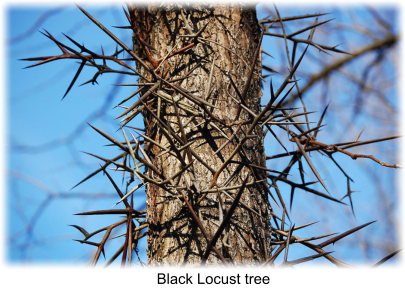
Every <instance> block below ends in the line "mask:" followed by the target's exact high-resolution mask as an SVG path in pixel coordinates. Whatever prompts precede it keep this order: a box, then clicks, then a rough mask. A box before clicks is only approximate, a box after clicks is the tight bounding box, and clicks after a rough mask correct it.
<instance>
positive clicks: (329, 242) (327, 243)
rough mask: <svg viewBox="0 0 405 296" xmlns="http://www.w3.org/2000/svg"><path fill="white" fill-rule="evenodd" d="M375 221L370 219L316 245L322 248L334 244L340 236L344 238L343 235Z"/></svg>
mask: <svg viewBox="0 0 405 296" xmlns="http://www.w3.org/2000/svg"><path fill="white" fill-rule="evenodd" d="M376 221H377V220H376ZM376 221H372V222H369V223H366V224H363V225H360V226H357V227H355V228H353V229H351V230H349V231H346V232H344V233H342V234H339V235H338V236H335V237H333V238H331V239H329V240H327V241H325V242H323V243H321V244H319V245H317V247H318V248H321V249H322V248H324V247H326V246H328V245H330V244H334V243H336V242H337V241H338V240H341V239H342V238H344V237H345V236H348V235H350V234H352V233H354V232H356V231H358V230H360V229H362V228H364V227H366V226H368V225H370V224H372V223H374V222H376Z"/></svg>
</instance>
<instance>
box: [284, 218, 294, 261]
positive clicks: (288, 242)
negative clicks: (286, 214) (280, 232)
mask: <svg viewBox="0 0 405 296" xmlns="http://www.w3.org/2000/svg"><path fill="white" fill-rule="evenodd" d="M294 226H295V224H294V225H293V226H292V227H291V230H290V231H289V232H288V237H287V244H286V247H285V255H284V262H283V263H285V262H287V256H288V251H289V250H288V249H289V246H290V239H291V235H292V233H293V231H294Z"/></svg>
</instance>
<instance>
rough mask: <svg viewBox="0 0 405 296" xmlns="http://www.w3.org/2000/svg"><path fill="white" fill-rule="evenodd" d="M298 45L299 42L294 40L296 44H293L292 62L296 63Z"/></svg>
mask: <svg viewBox="0 0 405 296" xmlns="http://www.w3.org/2000/svg"><path fill="white" fill-rule="evenodd" d="M297 45H298V43H297V42H294V45H293V52H292V58H291V63H292V64H293V65H294V62H295V54H296V52H297Z"/></svg>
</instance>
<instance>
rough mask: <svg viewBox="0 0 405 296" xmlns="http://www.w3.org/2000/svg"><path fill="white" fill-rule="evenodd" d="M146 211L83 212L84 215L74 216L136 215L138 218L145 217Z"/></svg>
mask: <svg viewBox="0 0 405 296" xmlns="http://www.w3.org/2000/svg"><path fill="white" fill-rule="evenodd" d="M145 213H146V211H141V212H139V211H137V210H134V209H115V210H99V211H91V212H83V213H78V214H74V215H77V216H83V215H85V216H86V215H87V216H88V215H122V214H124V215H127V214H135V215H137V216H143V214H145Z"/></svg>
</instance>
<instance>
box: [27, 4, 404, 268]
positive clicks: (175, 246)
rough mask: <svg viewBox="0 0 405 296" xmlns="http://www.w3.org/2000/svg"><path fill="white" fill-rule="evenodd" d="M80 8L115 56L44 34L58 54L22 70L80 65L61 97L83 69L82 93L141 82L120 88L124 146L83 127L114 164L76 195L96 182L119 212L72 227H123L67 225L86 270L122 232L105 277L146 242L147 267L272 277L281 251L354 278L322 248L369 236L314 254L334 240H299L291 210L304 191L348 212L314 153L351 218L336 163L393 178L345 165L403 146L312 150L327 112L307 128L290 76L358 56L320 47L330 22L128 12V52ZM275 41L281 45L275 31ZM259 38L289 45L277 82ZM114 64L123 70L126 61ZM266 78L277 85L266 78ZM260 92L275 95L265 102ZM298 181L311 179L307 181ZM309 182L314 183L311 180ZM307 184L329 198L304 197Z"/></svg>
mask: <svg viewBox="0 0 405 296" xmlns="http://www.w3.org/2000/svg"><path fill="white" fill-rule="evenodd" d="M77 6H78V8H79V9H80V10H81V11H82V12H83V13H84V14H85V15H86V16H87V17H88V18H89V20H90V21H92V22H93V23H94V24H95V25H96V26H98V27H99V29H101V30H102V31H104V32H105V33H106V34H107V35H108V36H109V37H110V38H111V39H112V40H113V41H114V42H115V43H116V45H117V47H116V51H115V52H114V53H113V54H111V55H108V54H106V53H104V50H103V49H102V48H101V51H100V52H96V51H93V50H90V49H89V48H87V47H85V46H84V45H82V44H81V43H80V42H78V41H77V40H74V39H73V38H71V37H69V36H68V35H65V36H66V38H67V39H68V40H69V41H70V42H71V44H69V45H67V44H65V43H62V42H61V41H60V40H57V39H56V38H55V37H54V36H53V35H52V34H51V33H50V32H49V31H47V30H45V29H44V30H43V32H41V33H42V34H43V35H44V36H45V37H47V38H48V39H50V40H51V41H52V42H53V43H54V44H55V45H56V46H57V47H59V49H60V50H61V52H62V53H61V54H60V55H55V56H47V57H37V58H27V59H24V60H28V61H37V63H35V64H33V65H31V66H29V67H33V66H38V65H42V64H45V63H48V62H53V61H56V60H61V59H73V60H75V61H77V62H78V63H79V68H78V70H77V72H76V74H75V75H74V77H73V79H72V81H71V83H70V85H69V86H68V88H67V90H66V93H65V95H64V97H65V96H67V95H68V93H69V91H70V90H71V88H72V87H73V86H74V84H75V82H76V80H77V79H78V77H79V76H80V74H81V72H82V70H83V69H84V68H85V67H88V68H93V69H94V70H95V74H94V76H93V77H91V78H90V80H88V81H86V82H85V83H84V84H89V83H92V84H94V83H97V79H98V78H99V76H100V75H102V74H107V73H116V74H122V75H131V76H137V77H138V81H134V83H131V84H125V85H123V84H122V86H123V87H134V92H133V93H132V94H131V95H130V96H128V97H126V98H123V99H122V101H121V102H120V103H119V104H118V105H117V106H116V107H118V108H117V110H120V111H119V112H117V116H116V119H117V120H118V121H117V122H118V124H119V126H117V128H118V129H117V131H118V132H120V133H122V135H123V137H124V139H125V141H119V140H117V139H116V138H115V137H114V135H111V134H107V133H106V132H104V131H102V130H101V129H100V128H98V127H96V126H94V125H92V124H91V123H89V126H90V127H91V128H92V129H94V131H95V132H97V133H99V134H100V135H101V136H102V137H104V138H105V139H107V140H108V141H109V142H111V145H114V146H116V147H117V148H118V149H119V150H120V152H119V154H118V155H117V156H116V157H114V158H105V157H103V156H99V155H95V154H92V153H88V154H89V155H91V156H93V157H95V158H97V159H99V160H100V161H101V162H102V163H103V164H102V165H100V167H99V168H96V169H95V171H94V172H92V173H91V174H89V175H88V176H87V177H85V178H84V179H83V180H82V181H81V182H80V183H79V184H81V183H83V182H85V181H86V180H88V179H90V178H91V177H93V176H94V175H96V174H98V173H104V174H105V176H106V181H107V179H108V182H111V185H112V186H113V187H114V189H115V190H116V192H117V199H118V201H117V203H116V206H117V207H116V208H115V209H103V210H95V211H90V212H83V213H79V214H78V215H118V216H117V217H119V216H122V215H124V216H125V217H124V218H123V219H121V220H120V219H117V222H116V223H114V224H111V225H109V226H107V227H104V228H101V229H99V230H96V231H94V232H91V233H89V232H87V231H86V230H85V229H84V228H82V227H80V226H77V225H73V226H74V227H75V228H77V229H78V230H79V231H81V233H82V234H83V235H84V239H83V240H79V242H81V243H84V244H89V245H93V246H95V247H96V253H95V255H94V259H93V266H95V265H96V264H97V262H98V261H99V257H100V255H101V254H104V248H105V246H106V243H107V242H108V240H109V239H110V235H111V232H112V230H114V229H115V228H117V227H119V226H121V225H125V227H126V231H125V233H124V234H122V236H124V237H125V241H124V243H123V245H122V246H121V248H120V249H118V250H117V251H116V253H115V254H114V255H113V256H112V258H110V259H109V261H108V263H107V265H110V264H111V263H112V262H113V261H114V260H115V259H117V258H118V257H121V264H122V265H123V266H124V265H125V264H126V262H128V264H129V265H130V264H131V262H133V261H134V258H133V257H134V254H137V252H136V250H137V245H138V242H139V240H140V239H142V238H145V239H147V254H148V265H150V266H179V265H187V266H200V265H209V266H212V265H225V266H235V265H249V266H262V265H267V266H274V261H275V259H276V258H277V257H278V256H280V254H281V253H282V252H283V251H284V261H283V263H282V266H293V265H296V264H299V263H303V262H306V261H309V260H313V259H315V258H318V257H324V258H326V259H327V260H329V261H330V262H331V263H333V264H335V265H336V266H339V267H351V265H349V264H347V263H344V262H342V261H340V260H339V259H337V258H335V257H334V256H333V255H331V254H330V253H331V252H326V251H325V250H324V248H325V247H326V246H328V245H331V244H333V243H335V242H337V241H338V240H340V239H342V238H344V237H346V236H348V235H350V234H352V233H354V232H356V231H358V230H360V229H362V228H363V227H365V226H367V225H369V224H371V223H373V222H369V223H366V224H363V225H359V226H358V227H355V228H353V229H350V230H348V231H347V232H345V233H342V234H339V235H337V236H334V237H332V238H329V239H328V240H326V241H324V242H322V243H319V244H314V243H312V242H311V241H313V240H317V239H321V238H325V237H328V236H331V235H332V234H326V235H319V236H315V237H310V238H305V237H299V236H298V234H297V231H298V230H299V229H302V228H305V227H310V226H311V225H312V224H313V223H310V224H305V225H295V224H293V223H291V222H293V220H294V218H293V216H292V215H291V206H292V203H293V200H294V196H295V194H297V192H300V191H306V192H308V193H311V194H313V195H316V196H318V197H320V198H324V199H327V200H329V201H330V202H335V203H336V206H347V205H346V204H345V203H344V202H345V201H343V200H341V199H340V198H336V197H333V196H332V194H331V193H330V191H329V189H328V186H327V182H325V181H324V179H323V178H322V177H321V175H320V173H319V172H318V169H317V167H316V166H315V165H314V164H313V162H312V161H311V157H310V156H311V153H312V154H314V153H320V154H322V155H323V156H325V157H326V158H328V159H329V160H331V161H332V163H333V164H334V165H335V166H336V167H337V168H339V171H340V173H341V174H342V175H344V176H345V177H346V178H347V186H348V202H349V206H351V208H352V210H353V204H352V199H351V191H350V182H352V181H353V179H352V178H351V177H350V176H349V175H348V174H347V173H346V172H345V170H344V169H343V168H342V167H341V166H340V164H339V162H338V160H337V159H336V155H345V156H347V157H350V158H352V159H353V160H356V159H360V158H364V159H366V160H368V161H373V162H376V163H378V164H380V165H381V166H385V167H390V168H400V166H399V165H398V164H388V163H385V162H384V161H383V160H380V159H377V158H375V157H374V156H373V155H367V154H359V153H354V152H352V151H350V148H353V147H357V146H362V145H366V144H371V143H375V142H380V141H387V140H392V139H395V138H397V137H398V136H387V137H384V138H378V139H373V140H367V141H361V140H359V137H360V135H358V137H356V138H355V139H346V140H345V141H344V142H334V143H329V142H324V141H322V140H321V139H320V138H321V137H320V135H321V133H320V131H321V128H322V127H323V126H324V125H323V124H322V123H323V119H324V117H325V115H326V112H327V109H328V105H327V106H326V108H324V110H323V112H321V114H319V118H318V120H317V121H316V122H311V121H310V120H309V115H310V114H311V113H313V111H312V110H309V109H308V108H307V107H306V105H305V90H306V89H305V88H304V89H303V88H302V86H301V87H300V82H299V77H298V75H297V69H299V67H300V65H301V62H302V61H303V59H305V57H306V55H307V52H308V49H309V48H316V49H317V50H319V51H320V54H331V53H335V54H340V55H342V56H349V57H350V56H353V55H354V54H356V53H354V54H351V53H347V52H345V51H343V50H341V49H338V48H337V46H336V45H327V44H323V43H318V42H315V41H314V35H315V34H316V29H317V28H318V27H319V26H322V25H325V24H326V23H328V22H329V21H330V20H326V21H321V22H320V21H318V18H319V17H322V16H324V15H325V13H315V14H308V15H300V16H290V17H281V16H280V14H279V11H278V9H277V7H276V6H274V16H269V17H267V18H265V19H262V20H258V19H257V16H256V10H255V8H254V7H253V6H251V5H248V4H245V3H234V4H214V3H192V4H179V3H169V2H168V3H166V2H165V3H163V4H162V5H157V4H151V5H145V4H143V5H138V4H132V3H131V4H127V7H126V8H124V9H123V10H124V11H123V13H124V14H125V16H126V19H127V24H125V25H122V26H120V27H119V28H121V29H123V30H127V32H129V33H130V34H132V40H133V44H125V43H123V42H122V41H121V40H120V39H119V38H117V37H116V36H115V35H114V34H113V33H111V31H110V30H109V29H108V28H106V27H104V25H103V24H102V23H100V22H99V21H98V20H97V19H96V18H94V17H93V16H92V15H90V14H89V13H88V12H87V11H86V10H84V9H83V8H81V7H80V6H79V5H77ZM302 19H312V20H313V22H312V24H311V25H309V26H306V27H303V28H301V29H299V30H297V31H295V32H293V33H287V30H286V25H287V23H289V22H294V21H297V20H302ZM279 28H281V33H280V32H276V31H275V29H279ZM305 35H306V36H305ZM264 38H274V39H276V38H280V39H282V40H284V41H285V51H286V53H287V56H288V64H286V65H285V67H286V68H287V69H288V71H287V73H285V75H284V74H280V73H278V72H277V71H276V70H274V69H272V68H269V67H268V66H264V65H263V64H262V56H263V55H270V54H269V53H268V52H267V51H266V50H265V49H264V48H263V39H264ZM397 38H398V37H397V36H391V38H388V40H384V42H385V43H384V44H382V45H380V46H390V45H392V44H394V43H395V42H397ZM291 44H292V46H291ZM122 54H126V57H125V58H122V57H120V56H122ZM263 70H266V71H267V72H269V73H271V74H270V75H263V73H262V72H263ZM327 74H328V73H326V74H324V75H325V76H326V75H327ZM272 75H284V78H283V81H282V82H281V83H280V84H278V85H276V84H275V83H273V82H272ZM266 79H267V81H270V88H269V89H268V90H262V85H263V83H264V82H265V81H266ZM262 91H268V92H269V94H270V100H269V101H268V102H266V103H263V102H262V101H261V97H262ZM293 91H294V92H293ZM294 99H299V101H300V104H301V106H300V107H294V106H293V105H292V104H291V102H292V101H293V100H294ZM137 116H142V118H143V123H144V125H143V126H133V122H134V119H135V118H136V117H137ZM324 130H326V131H327V128H324ZM280 131H282V132H283V133H284V136H283V138H281V137H280V136H279V134H280ZM265 137H269V138H271V141H272V145H277V146H279V147H281V148H282V149H283V150H284V153H281V154H274V155H266V153H265V145H264V139H265ZM291 145H294V147H295V148H294V149H293V150H291V149H289V147H291ZM277 158H282V159H284V160H286V161H285V165H284V168H283V169H282V170H276V169H274V168H272V167H271V166H267V165H266V160H269V159H277ZM304 164H305V166H304ZM293 167H294V168H295V167H298V170H299V174H300V178H299V179H298V180H296V179H294V178H292V176H291V172H292V168H293ZM304 167H308V169H307V171H305V170H304ZM111 168H113V169H114V170H115V171H117V172H118V173H124V175H127V176H128V177H129V179H128V181H127V182H126V184H125V185H126V186H125V188H124V189H123V188H120V186H119V185H118V184H116V182H115V181H114V180H113V178H112V177H111V175H110V173H109V172H108V169H111ZM305 174H306V175H307V177H305ZM308 176H311V177H313V178H314V179H315V180H316V181H311V182H309V181H307V180H305V179H306V178H308ZM315 183H319V184H321V186H322V187H323V188H322V189H321V190H316V189H314V188H313V187H311V185H313V184H315ZM79 184H77V185H79ZM280 184H286V185H288V186H290V188H291V194H290V195H288V196H286V195H285V194H283V193H282V191H281V190H280V188H279V187H280ZM77 185H76V186H77ZM343 185H344V186H346V184H343ZM139 190H145V195H146V196H145V204H146V210H139V209H135V208H134V203H133V194H134V193H135V192H136V191H139ZM287 202H289V204H290V208H288V207H287V205H288V203H287ZM119 207H121V208H119ZM275 207H279V208H281V209H282V212H281V213H282V214H279V215H277V214H276V213H275V211H274V210H273V209H274V208H275ZM353 213H354V212H353ZM100 232H104V237H103V239H102V240H101V241H99V242H94V241H92V240H91V238H92V237H93V236H94V235H95V234H98V233H100ZM292 244H301V245H303V246H305V247H307V248H309V249H312V250H313V251H314V255H311V256H308V257H304V258H301V259H297V260H288V250H289V248H290V246H291V245H292ZM134 251H135V252H134ZM396 253H397V252H394V253H392V254H391V255H389V256H387V257H386V258H384V259H383V260H382V261H381V262H380V263H377V264H381V263H382V262H384V261H386V260H387V259H389V258H390V256H393V255H395V254H396ZM142 264H144V263H143V262H142Z"/></svg>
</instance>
